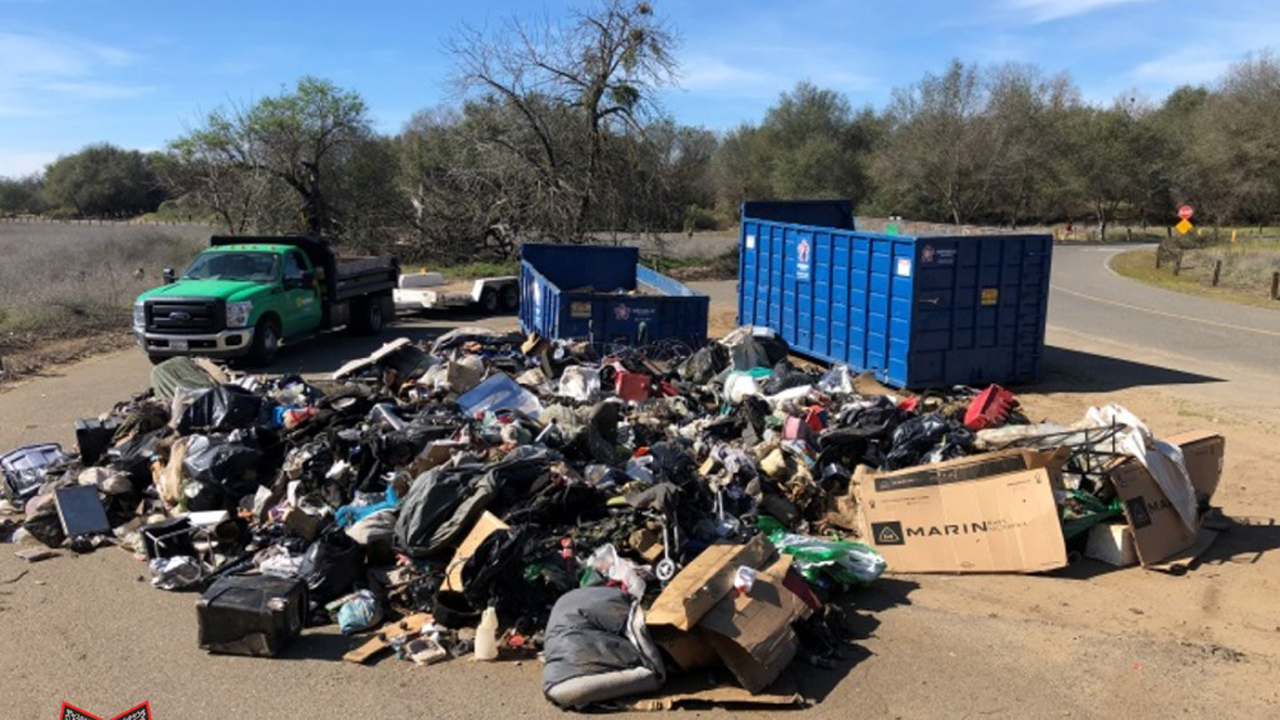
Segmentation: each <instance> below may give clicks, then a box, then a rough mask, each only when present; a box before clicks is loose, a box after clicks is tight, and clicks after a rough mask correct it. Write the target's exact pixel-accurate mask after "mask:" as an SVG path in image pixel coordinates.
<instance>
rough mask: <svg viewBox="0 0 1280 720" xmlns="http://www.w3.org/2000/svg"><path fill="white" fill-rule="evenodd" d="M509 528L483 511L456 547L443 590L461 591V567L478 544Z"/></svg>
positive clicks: (495, 516)
mask: <svg viewBox="0 0 1280 720" xmlns="http://www.w3.org/2000/svg"><path fill="white" fill-rule="evenodd" d="M510 527H511V526H509V525H507V524H506V523H504V522H502V520H500V519H499V518H498V516H497V515H494V514H493V513H491V512H489V511H488V510H485V511H484V514H482V515H481V516H480V519H479V520H476V524H475V526H473V527H472V528H471V532H469V533H467V536H466V537H465V538H463V539H462V543H461V544H460V545H458V550H457V551H456V552H454V553H453V559H452V560H450V561H449V571H448V573H446V578H445V589H448V590H458V591H461V590H463V589H465V588H463V587H462V566H463V565H465V564H466V563H467V560H469V559H471V556H472V555H475V554H476V550H477V549H479V547H480V543H482V542H484V540H485V538H487V537H489V536H490V535H492V534H493V533H495V532H497V531H499V530H507V529H510Z"/></svg>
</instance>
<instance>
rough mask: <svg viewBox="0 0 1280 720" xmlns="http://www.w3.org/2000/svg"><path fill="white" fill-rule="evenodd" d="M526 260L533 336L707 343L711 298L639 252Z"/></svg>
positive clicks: (572, 252) (545, 250) (538, 255)
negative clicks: (646, 260)
mask: <svg viewBox="0 0 1280 720" xmlns="http://www.w3.org/2000/svg"><path fill="white" fill-rule="evenodd" d="M520 258H521V261H522V262H521V268H520V326H521V329H523V330H524V331H525V332H527V333H531V332H536V333H538V334H539V335H542V336H543V337H547V338H555V339H571V340H584V339H589V340H591V341H592V342H596V343H602V344H605V343H618V344H624V345H642V344H645V343H648V342H653V341H655V340H679V341H681V342H685V343H688V344H690V345H692V346H694V347H698V346H701V345H703V344H704V343H706V341H707V311H708V307H709V303H710V300H709V299H708V298H707V296H706V295H700V294H698V293H696V292H694V291H693V290H690V289H689V288H688V287H686V286H685V285H683V284H681V283H680V282H678V281H676V280H673V279H671V278H669V277H667V276H665V275H663V274H661V273H658V272H655V271H653V270H651V269H649V268H647V267H644V266H642V265H640V264H639V262H640V251H639V250H638V249H637V248H631V247H601V246H598V245H546V244H539V243H526V244H525V245H522V246H521V247H520ZM637 291H638V292H637Z"/></svg>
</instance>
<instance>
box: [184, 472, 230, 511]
mask: <svg viewBox="0 0 1280 720" xmlns="http://www.w3.org/2000/svg"><path fill="white" fill-rule="evenodd" d="M182 495H183V497H185V498H186V500H187V502H186V507H187V510H189V511H190V512H207V511H209V510H225V509H226V506H227V498H226V496H225V495H223V494H222V487H221V486H219V485H218V484H217V483H205V482H200V481H199V480H188V481H186V482H184V483H183V484H182Z"/></svg>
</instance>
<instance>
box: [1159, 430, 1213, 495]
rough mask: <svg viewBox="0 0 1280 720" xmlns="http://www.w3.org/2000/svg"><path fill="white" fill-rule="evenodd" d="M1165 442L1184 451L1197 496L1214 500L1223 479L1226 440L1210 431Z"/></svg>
mask: <svg viewBox="0 0 1280 720" xmlns="http://www.w3.org/2000/svg"><path fill="white" fill-rule="evenodd" d="M1165 442H1167V443H1170V444H1172V445H1177V446H1178V447H1179V448H1180V449H1181V450H1182V459H1183V460H1184V461H1185V462H1186V465H1187V474H1188V475H1189V476H1191V486H1192V487H1194V488H1195V489H1196V495H1199V496H1203V497H1205V498H1209V499H1212V498H1213V493H1214V492H1216V491H1217V489H1218V481H1219V480H1221V479H1222V465H1223V460H1224V458H1225V455H1226V450H1227V441H1226V438H1224V437H1222V436H1221V435H1219V434H1217V433H1215V432H1210V431H1208V430H1193V431H1191V432H1185V433H1182V434H1180V435H1174V436H1173V437H1171V438H1166V439H1165Z"/></svg>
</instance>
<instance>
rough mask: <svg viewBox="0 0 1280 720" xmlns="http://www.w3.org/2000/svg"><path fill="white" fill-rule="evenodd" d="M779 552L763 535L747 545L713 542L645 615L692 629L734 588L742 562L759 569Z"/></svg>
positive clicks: (655, 621)
mask: <svg viewBox="0 0 1280 720" xmlns="http://www.w3.org/2000/svg"><path fill="white" fill-rule="evenodd" d="M777 554H778V550H777V548H775V547H774V546H773V543H771V542H769V539H768V538H766V537H765V536H763V535H757V536H755V537H754V538H752V539H751V542H749V543H747V544H746V545H712V546H711V547H709V548H707V549H706V550H703V551H702V554H700V555H698V557H696V558H694V559H693V562H691V563H689V564H688V565H686V566H685V567H684V569H683V570H681V571H680V572H679V573H678V574H677V575H676V576H675V577H674V578H672V579H671V582H670V583H669V584H668V585H667V587H666V588H665V589H664V590H663V591H662V594H661V595H659V596H658V599H657V600H654V601H653V606H652V607H650V608H649V612H648V613H647V614H646V615H645V621H646V622H647V623H648V624H649V625H669V626H671V627H673V628H675V629H677V630H690V629H692V628H693V626H694V625H695V624H697V622H698V620H700V619H701V618H702V616H703V615H706V614H707V613H708V612H709V611H710V610H711V608H713V607H715V604H716V603H718V602H720V598H722V597H724V596H725V595H726V594H727V593H728V592H729V591H730V590H732V589H733V576H734V573H736V572H737V571H738V566H739V565H748V566H750V567H753V568H760V567H763V566H764V565H765V564H767V563H768V562H769V561H771V560H772V559H773V558H774V557H776V556H777Z"/></svg>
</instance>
